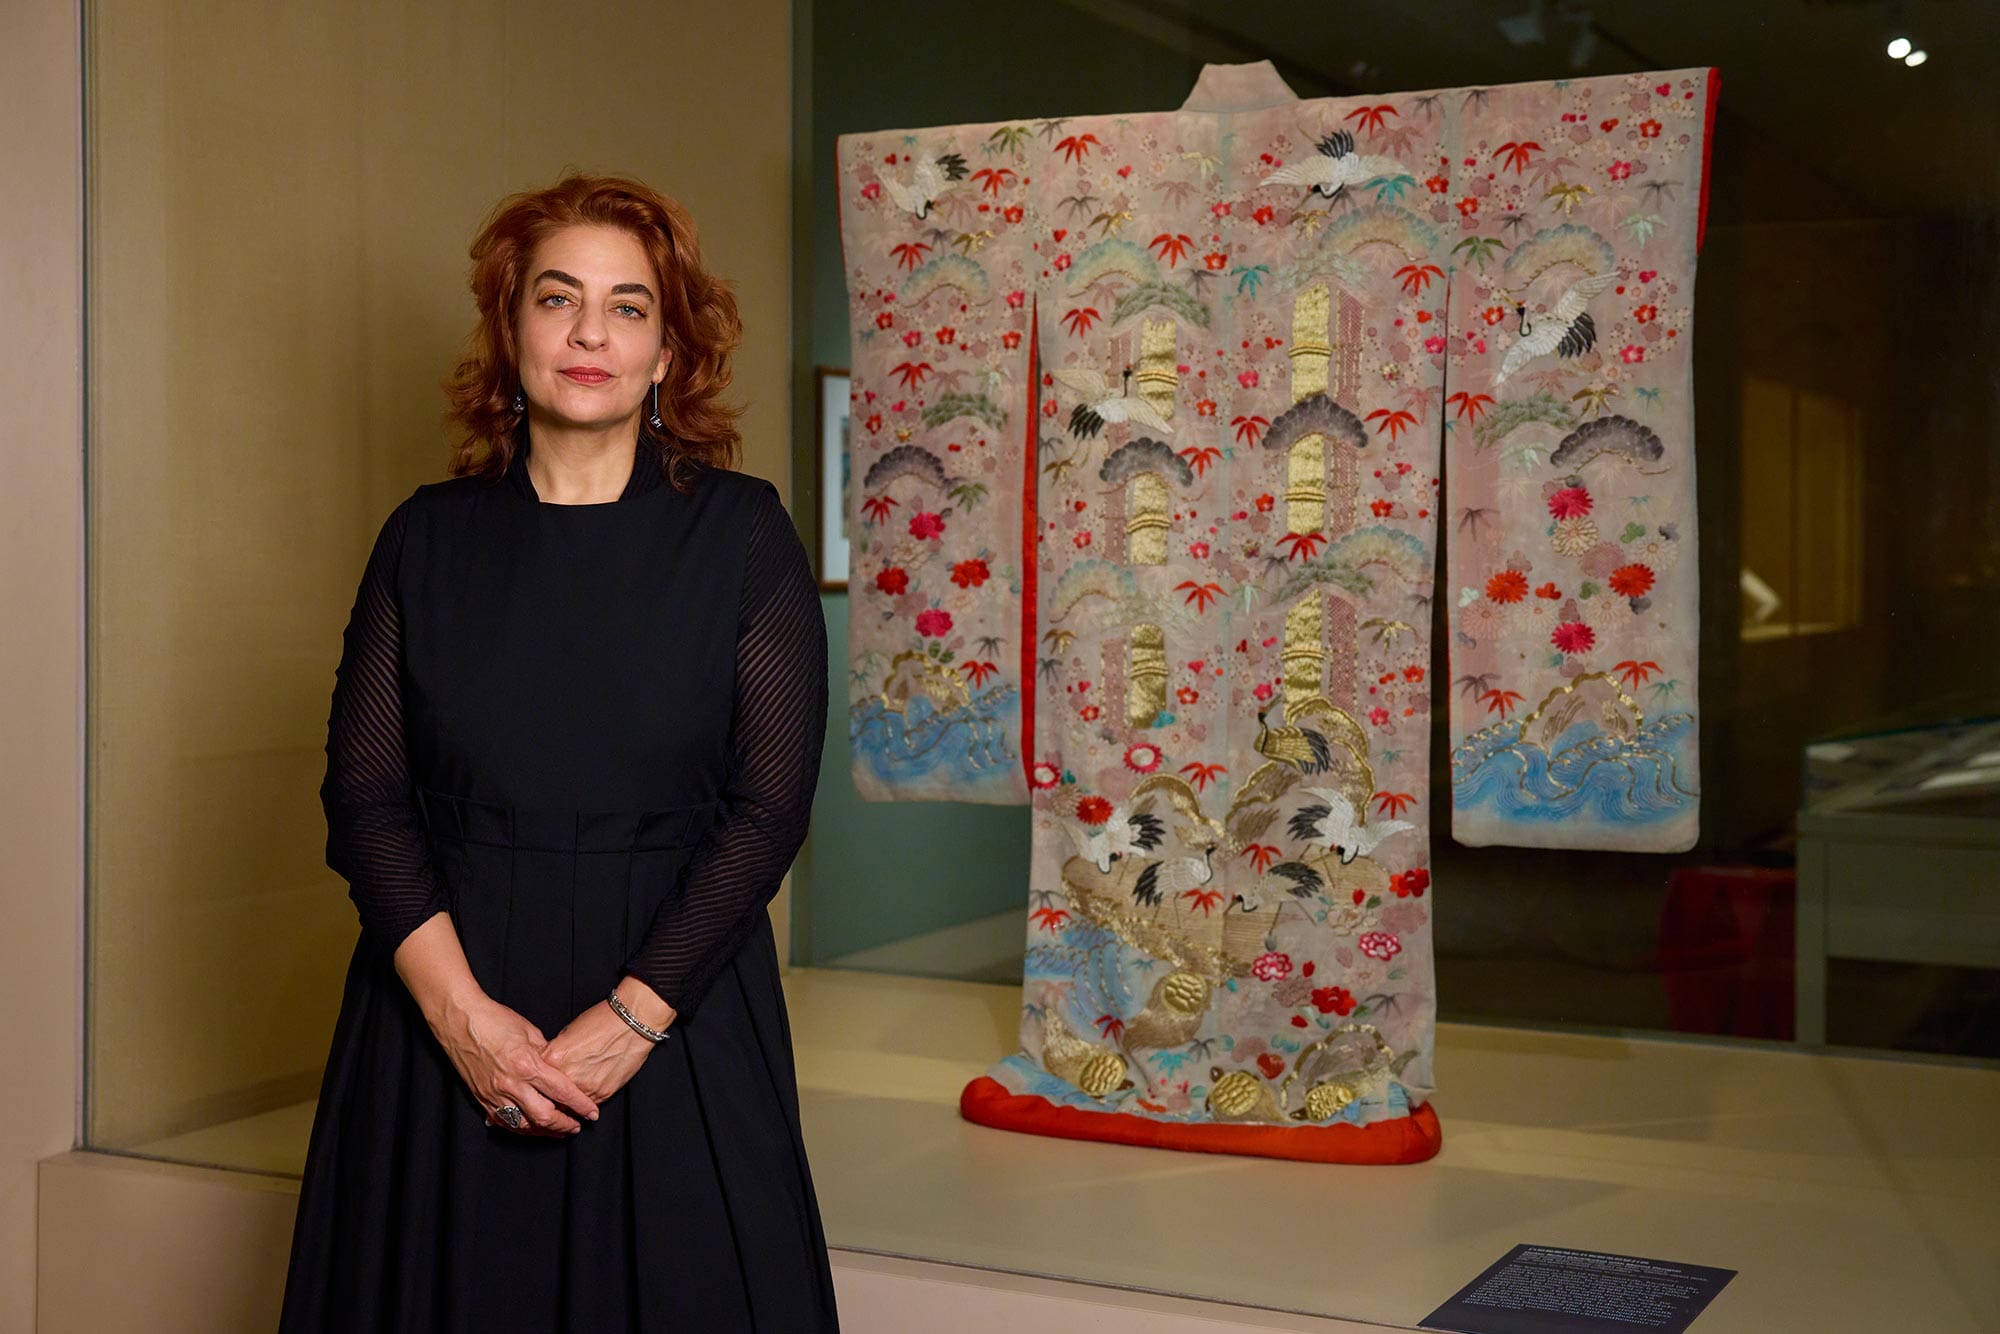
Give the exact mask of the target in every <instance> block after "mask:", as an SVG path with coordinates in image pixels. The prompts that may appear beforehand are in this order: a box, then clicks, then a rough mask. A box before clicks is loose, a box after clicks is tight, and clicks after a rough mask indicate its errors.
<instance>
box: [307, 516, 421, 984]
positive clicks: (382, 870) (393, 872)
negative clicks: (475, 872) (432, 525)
mask: <svg viewBox="0 0 2000 1334" xmlns="http://www.w3.org/2000/svg"><path fill="white" fill-rule="evenodd" d="M413 500H414V497H412V498H411V499H410V500H405V501H404V502H403V503H402V504H400V505H398V506H397V507H396V508H395V510H394V511H393V512H392V513H391V514H390V515H389V517H388V518H387V519H386V520H384V521H383V524H382V530H381V532H380V533H379V534H378V535H377V536H376V538H375V548H374V550H373V551H371V552H370V553H369V556H368V566H367V569H366V570H365V571H364V572H363V574H362V576H361V588H360V591H359V593H357V595H356V596H355V600H354V609H353V611H352V612H351V613H350V614H349V616H348V620H347V629H346V631H345V632H344V633H343V636H342V647H341V654H340V665H339V666H338V667H337V668H336V669H335V672H334V687H333V710H332V713H331V714H330V716H329V717H328V719H327V728H326V778H325V780H324V781H323V782H321V784H320V789H319V797H320V805H321V807H322V808H324V809H325V811H326V864H327V865H328V866H331V867H332V868H333V869H334V870H335V871H336V872H338V873H339V874H340V875H341V876H343V877H344V878H345V879H346V880H347V892H348V897H349V898H351V899H353V900H354V906H355V908H356V909H357V910H358V911H359V913H360V915H361V925H362V929H363V931H364V932H365V933H366V934H367V935H369V936H371V937H373V938H374V940H375V942H376V944H377V946H378V947H379V948H380V949H381V950H382V951H383V952H384V953H385V954H393V953H394V952H395V949H396V947H397V946H398V945H400V944H402V943H403V938H404V937H405V936H407V935H409V934H410V932H412V931H414V930H416V929H417V928H418V927H420V926H422V925H423V924H424V923H425V922H427V921H429V920H430V918H431V916H432V915H433V914H435V913H440V912H444V911H445V910H446V904H445V896H444V891H443V889H442V888H441V887H440V885H439V884H438V881H437V877H436V875H435V873H434V872H433V870H432V867H431V860H430V849H429V846H428V845H427V843H426V842H425V838H424V831H423V826H422V823H421V821H420V819H419V817H418V814H417V807H416V792H415V790H414V788H413V787H412V786H411V781H410V764H409V756H408V754H407V752H406V751H405V748H404V738H403V691H402V666H403V654H402V631H403V621H402V612H401V607H400V604H399V603H398V600H397V595H396V567H397V563H398V561H399V559H400V558H401V555H402V549H403V533H404V531H405V529H406V528H407V526H408V523H409V513H410V506H411V503H412V501H413Z"/></svg>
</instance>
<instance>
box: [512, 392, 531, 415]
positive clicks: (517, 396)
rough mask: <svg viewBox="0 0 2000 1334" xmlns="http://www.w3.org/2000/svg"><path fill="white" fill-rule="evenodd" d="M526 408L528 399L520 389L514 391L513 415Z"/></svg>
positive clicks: (522, 411)
mask: <svg viewBox="0 0 2000 1334" xmlns="http://www.w3.org/2000/svg"><path fill="white" fill-rule="evenodd" d="M527 410H528V399H527V396H526V395H524V394H523V393H522V392H521V391H520V390H518V389H516V390H515V391H514V415H515V416H517V417H518V416H520V415H521V414H522V413H524V412H526V411H527Z"/></svg>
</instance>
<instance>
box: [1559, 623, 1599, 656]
mask: <svg viewBox="0 0 2000 1334" xmlns="http://www.w3.org/2000/svg"><path fill="white" fill-rule="evenodd" d="M1549 642H1550V643H1551V644H1554V645H1555V646H1556V647H1557V648H1558V649H1560V650H1561V651H1562V652H1564V653H1567V654H1569V655H1570V656H1571V657H1575V656H1576V655H1577V654H1579V653H1588V652H1590V650H1591V648H1592V646H1593V645H1595V644H1596V643H1597V632H1596V631H1595V630H1592V629H1591V628H1590V627H1589V626H1587V625H1585V624H1584V623H1583V622H1582V621H1564V622H1563V623H1562V624H1561V625H1558V626H1557V627H1556V628H1555V633H1554V634H1551V635H1550V636H1549Z"/></svg>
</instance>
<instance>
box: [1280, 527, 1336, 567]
mask: <svg viewBox="0 0 2000 1334" xmlns="http://www.w3.org/2000/svg"><path fill="white" fill-rule="evenodd" d="M1325 541H1326V534H1325V533H1320V532H1312V533H1286V534H1285V535H1284V536H1283V537H1281V538H1279V539H1278V545H1279V546H1281V547H1282V546H1289V547H1290V548H1291V551H1290V552H1288V553H1287V554H1286V556H1285V559H1286V560H1311V559H1312V558H1313V557H1314V556H1317V555H1318V554H1319V549H1320V546H1321V545H1322V544H1323V543H1325Z"/></svg>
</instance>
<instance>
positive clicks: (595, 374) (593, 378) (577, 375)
mask: <svg viewBox="0 0 2000 1334" xmlns="http://www.w3.org/2000/svg"><path fill="white" fill-rule="evenodd" d="M562 374H564V375H567V376H568V377H569V378H570V379H572V380H574V381H576V382H577V383H578V384H603V383H604V382H605V381H606V380H608V379H610V378H611V372H610V371H600V370H595V369H585V368H583V367H572V368H571V369H569V370H566V371H563V372H562Z"/></svg>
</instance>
